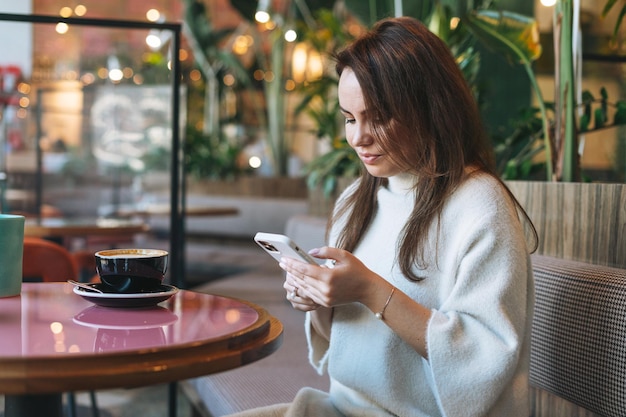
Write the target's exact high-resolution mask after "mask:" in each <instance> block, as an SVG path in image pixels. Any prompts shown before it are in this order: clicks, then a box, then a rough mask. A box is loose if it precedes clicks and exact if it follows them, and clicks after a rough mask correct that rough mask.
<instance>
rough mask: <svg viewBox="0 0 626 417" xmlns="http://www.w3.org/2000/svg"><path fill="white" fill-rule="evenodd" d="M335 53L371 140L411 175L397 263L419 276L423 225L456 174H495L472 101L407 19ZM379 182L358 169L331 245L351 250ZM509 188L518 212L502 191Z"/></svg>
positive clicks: (455, 72) (435, 46)
mask: <svg viewBox="0 0 626 417" xmlns="http://www.w3.org/2000/svg"><path fill="white" fill-rule="evenodd" d="M335 59H336V68H337V73H338V74H339V75H341V73H342V71H343V70H344V68H348V67H349V68H350V69H352V71H354V74H355V76H356V78H357V80H358V81H359V84H360V86H361V89H362V91H363V97H364V100H365V106H366V108H367V110H368V112H371V114H372V115H373V119H374V120H377V123H375V124H374V125H373V126H372V129H373V134H374V135H375V137H376V140H377V144H379V145H380V147H381V148H382V149H383V150H384V152H385V153H386V154H387V155H389V156H390V158H392V160H393V162H394V163H396V164H397V165H398V166H399V167H401V168H402V169H403V170H404V171H406V172H408V173H411V174H413V175H416V176H418V177H419V181H417V183H416V185H415V189H414V194H415V204H414V208H413V212H412V213H411V215H410V217H409V219H408V220H407V223H406V225H405V227H404V231H403V236H402V240H401V243H400V248H399V263H400V268H401V271H402V273H403V274H404V275H405V276H406V277H408V278H409V279H412V280H420V279H422V278H421V277H419V276H418V275H416V273H415V272H414V270H413V268H414V267H415V266H417V267H419V268H425V267H427V265H426V262H425V256H424V250H425V242H426V239H427V231H428V230H429V226H430V224H431V223H432V222H433V221H434V220H435V218H437V217H438V216H439V215H440V214H441V211H442V208H443V205H444V202H445V200H446V198H447V197H448V196H449V195H450V194H451V193H452V191H453V190H454V189H455V188H456V187H457V186H458V185H459V184H460V183H461V182H462V181H463V179H464V177H465V175H466V173H465V169H466V167H468V166H472V167H475V168H476V169H478V170H479V171H482V172H485V173H488V174H490V175H492V176H493V177H495V178H496V179H498V181H500V179H499V178H498V176H497V174H496V173H495V168H494V161H493V155H492V146H491V145H490V143H489V142H488V140H487V137H486V135H485V133H484V130H483V126H482V123H481V117H480V112H479V110H478V106H477V104H476V101H475V99H474V97H473V95H472V93H471V90H470V88H469V86H468V85H467V82H466V80H465V78H464V77H463V74H462V72H461V71H460V69H459V67H458V65H457V64H456V62H455V60H454V57H453V56H452V54H451V52H450V50H449V48H448V47H447V45H446V44H445V43H444V42H443V41H442V40H441V39H439V38H438V37H437V36H436V35H435V34H433V33H432V32H430V31H429V30H428V29H427V28H426V26H424V25H423V24H422V23H421V22H419V21H418V20H415V19H413V18H408V17H400V18H393V19H385V20H382V21H380V22H378V23H377V24H376V25H375V26H374V27H373V28H372V29H371V30H370V31H369V32H368V33H366V34H365V35H363V36H362V37H360V38H359V39H357V40H356V41H354V42H353V43H352V44H351V45H349V46H348V47H347V48H345V49H344V50H342V51H340V52H339V53H338V54H337V55H336V56H335ZM500 182H502V181H500ZM386 183H387V180H386V179H385V178H376V177H374V176H372V175H370V174H368V173H367V172H366V171H365V170H364V172H363V174H362V177H361V179H360V181H359V183H358V186H357V187H356V189H355V191H354V192H353V193H352V194H351V195H350V196H348V198H347V199H346V200H345V201H344V202H343V204H340V206H338V207H337V210H335V214H334V215H333V218H332V219H331V224H333V223H334V222H336V221H337V220H338V219H339V218H340V217H341V216H344V215H349V216H350V220H349V221H348V222H346V224H345V226H344V228H343V229H342V230H341V231H340V234H339V238H338V242H337V246H338V247H340V248H343V249H346V250H348V251H353V250H354V248H355V247H356V246H357V244H358V243H359V241H360V240H361V238H362V236H363V233H364V231H365V230H366V227H365V226H366V225H368V224H369V223H370V222H371V220H372V217H373V215H374V212H375V209H376V191H377V189H378V188H379V187H380V186H384V185H386ZM503 186H504V187H505V189H507V188H506V186H505V185H504V184H503ZM507 191H508V189H507ZM509 195H510V196H511V198H512V199H513V201H514V202H515V204H516V205H517V207H518V208H519V209H520V211H521V212H522V213H524V211H523V209H522V208H521V206H520V205H519V203H518V202H517V201H516V200H515V197H514V196H513V195H512V193H511V192H510V191H509ZM524 216H525V217H526V218H527V219H528V216H526V214H525V213H524ZM528 220H529V219H528ZM531 225H532V223H531ZM533 230H534V228H533Z"/></svg>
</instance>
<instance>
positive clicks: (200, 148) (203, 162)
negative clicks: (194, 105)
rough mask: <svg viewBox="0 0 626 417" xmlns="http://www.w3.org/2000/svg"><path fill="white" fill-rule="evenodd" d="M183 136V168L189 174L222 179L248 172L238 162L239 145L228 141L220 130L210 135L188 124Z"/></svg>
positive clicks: (197, 176)
mask: <svg viewBox="0 0 626 417" xmlns="http://www.w3.org/2000/svg"><path fill="white" fill-rule="evenodd" d="M185 137H186V141H185V168H186V170H187V173H189V174H190V175H192V176H194V177H196V178H207V179H214V180H222V179H234V178H235V177H237V176H238V175H241V174H245V173H247V172H249V170H248V169H247V168H245V167H242V166H240V165H239V164H238V158H237V157H238V156H239V154H240V153H241V151H242V148H241V146H239V145H238V144H237V143H233V142H231V141H229V140H228V139H227V138H226V137H225V135H224V134H223V132H222V131H221V130H220V131H219V132H218V133H217V134H213V135H212V134H208V133H205V132H203V131H202V130H198V129H195V128H193V127H191V126H188V127H187V132H186V136H185Z"/></svg>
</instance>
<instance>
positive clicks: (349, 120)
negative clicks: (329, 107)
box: [346, 117, 354, 125]
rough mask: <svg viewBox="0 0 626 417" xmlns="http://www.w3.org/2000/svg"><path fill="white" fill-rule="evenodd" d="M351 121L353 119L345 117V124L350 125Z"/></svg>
mask: <svg viewBox="0 0 626 417" xmlns="http://www.w3.org/2000/svg"><path fill="white" fill-rule="evenodd" d="M353 123H354V119H349V118H347V117H346V124H347V125H351V124H353Z"/></svg>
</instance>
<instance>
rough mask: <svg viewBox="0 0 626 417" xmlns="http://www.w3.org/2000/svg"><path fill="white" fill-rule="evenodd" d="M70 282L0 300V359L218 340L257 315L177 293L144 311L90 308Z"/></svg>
mask: <svg viewBox="0 0 626 417" xmlns="http://www.w3.org/2000/svg"><path fill="white" fill-rule="evenodd" d="M73 288H74V286H73V285H71V284H69V283H24V284H23V285H22V294H21V296H17V297H9V298H2V299H0V334H2V343H0V356H2V357H4V358H7V357H13V356H15V357H26V356H28V357H37V356H50V355H81V353H85V354H93V352H94V349H95V352H96V353H107V352H109V353H111V352H119V351H124V350H137V349H150V348H151V347H155V348H156V347H162V346H165V347H167V345H180V344H186V343H194V342H198V341H200V340H202V341H206V340H207V339H213V338H220V337H223V336H225V335H229V334H232V333H234V332H238V331H239V330H241V329H244V328H246V327H248V326H251V325H252V324H254V323H255V322H256V321H257V319H258V317H259V315H258V313H257V311H256V310H255V309H254V308H252V307H250V306H248V305H246V304H244V303H241V302H239V301H237V300H233V299H229V298H224V297H219V296H213V295H208V294H200V293H195V292H191V291H179V292H177V293H176V294H175V295H174V296H172V297H171V298H170V299H168V300H167V301H164V302H162V303H160V304H159V305H157V306H154V307H148V308H107V307H100V306H95V305H94V304H93V303H91V302H89V301H88V300H85V299H83V298H82V297H80V296H78V295H77V294H75V293H74V292H73Z"/></svg>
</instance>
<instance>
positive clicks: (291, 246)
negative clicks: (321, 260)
mask: <svg viewBox="0 0 626 417" xmlns="http://www.w3.org/2000/svg"><path fill="white" fill-rule="evenodd" d="M254 241H255V242H256V243H258V245H259V246H260V247H261V248H262V249H263V250H264V251H265V252H267V253H268V254H269V255H270V256H271V257H272V258H274V259H276V260H277V261H280V258H282V257H283V256H286V257H289V258H294V259H299V260H301V261H303V262H308V263H310V264H313V265H317V264H318V263H317V262H316V261H315V258H313V257H312V256H311V255H309V254H308V253H306V252H305V251H304V250H302V249H301V248H300V247H299V246H298V245H296V243H295V242H294V241H293V240H291V239H290V238H289V237H287V236H285V235H281V234H277V233H264V232H258V233H257V234H256V235H255V236H254Z"/></svg>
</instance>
